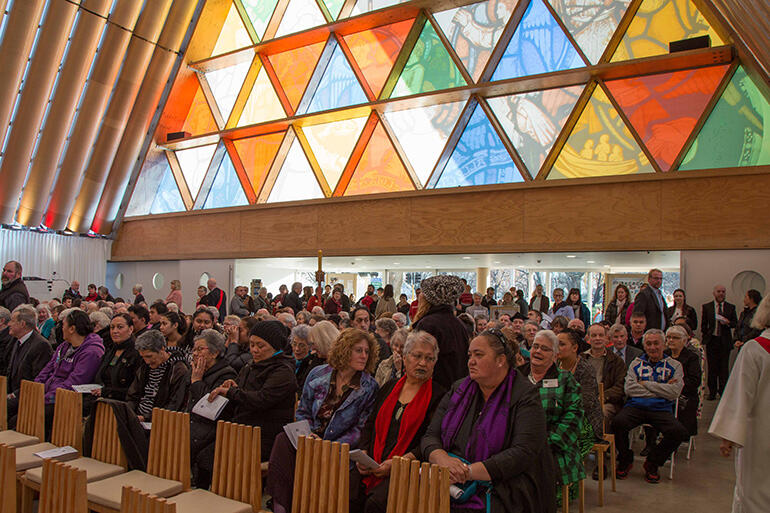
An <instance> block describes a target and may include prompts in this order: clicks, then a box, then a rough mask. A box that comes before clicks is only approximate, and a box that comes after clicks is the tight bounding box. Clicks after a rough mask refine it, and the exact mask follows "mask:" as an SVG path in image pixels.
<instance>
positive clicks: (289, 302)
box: [281, 290, 302, 315]
mask: <svg viewBox="0 0 770 513" xmlns="http://www.w3.org/2000/svg"><path fill="white" fill-rule="evenodd" d="M281 304H282V305H283V306H288V307H289V308H291V309H292V310H294V315H296V314H297V312H299V311H300V310H302V299H300V297H299V294H297V293H296V292H294V291H293V290H292V291H291V292H289V293H288V294H286V297H285V298H283V301H281Z"/></svg>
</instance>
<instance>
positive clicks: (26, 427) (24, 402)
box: [16, 379, 45, 442]
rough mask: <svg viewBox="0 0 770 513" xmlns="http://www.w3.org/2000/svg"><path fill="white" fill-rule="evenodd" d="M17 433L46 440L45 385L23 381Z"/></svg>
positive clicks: (17, 418)
mask: <svg viewBox="0 0 770 513" xmlns="http://www.w3.org/2000/svg"><path fill="white" fill-rule="evenodd" d="M16 431H18V432H19V433H24V434H25V435H29V436H36V437H37V438H38V439H39V440H40V441H41V442H42V441H43V440H45V385H44V384H42V383H35V382H34V381H27V380H26V379H24V380H22V381H21V388H20V390H19V414H18V415H17V417H16Z"/></svg>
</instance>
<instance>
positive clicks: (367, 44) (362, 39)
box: [342, 19, 414, 97]
mask: <svg viewBox="0 0 770 513" xmlns="http://www.w3.org/2000/svg"><path fill="white" fill-rule="evenodd" d="M413 23H414V20H413V19H412V20H404V21H400V22H398V23H392V24H390V25H383V26H382V27H375V28H373V29H370V30H364V31H361V32H355V33H353V34H348V35H347V36H342V37H343V39H344V40H345V43H347V45H348V48H350V53H352V54H353V59H355V61H356V63H357V64H358V66H359V68H361V73H363V75H364V77H366V81H367V82H368V83H369V87H370V88H371V89H372V92H373V93H374V96H375V97H377V96H379V95H380V91H382V86H383V85H385V81H386V80H387V79H388V75H390V70H391V69H393V64H395V62H396V58H397V57H398V54H399V52H400V51H401V47H402V46H404V41H405V40H406V36H407V35H408V34H409V30H410V29H411V28H412V24H413Z"/></svg>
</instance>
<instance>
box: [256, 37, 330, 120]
mask: <svg viewBox="0 0 770 513" xmlns="http://www.w3.org/2000/svg"><path fill="white" fill-rule="evenodd" d="M324 46H326V43H325V42H323V41H322V42H320V43H315V44H312V45H308V46H301V47H299V48H295V49H294V50H289V51H286V52H282V53H276V54H273V55H269V56H268V57H267V58H268V59H269V60H270V64H272V65H273V69H274V70H275V74H276V76H277V77H278V82H280V86H281V88H282V89H283V92H284V93H286V97H287V98H288V99H289V103H290V104H291V107H292V108H293V109H294V110H297V106H299V101H300V100H301V99H302V95H303V94H304V93H305V88H306V87H307V83H308V82H309V81H310V77H311V76H312V75H313V70H314V69H315V66H316V63H317V62H318V58H319V57H320V56H321V52H323V49H324Z"/></svg>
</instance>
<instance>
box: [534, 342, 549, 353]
mask: <svg viewBox="0 0 770 513" xmlns="http://www.w3.org/2000/svg"><path fill="white" fill-rule="evenodd" d="M530 350H532V351H543V352H544V353H552V352H553V347H551V346H544V345H542V344H532V347H531V348H530Z"/></svg>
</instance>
